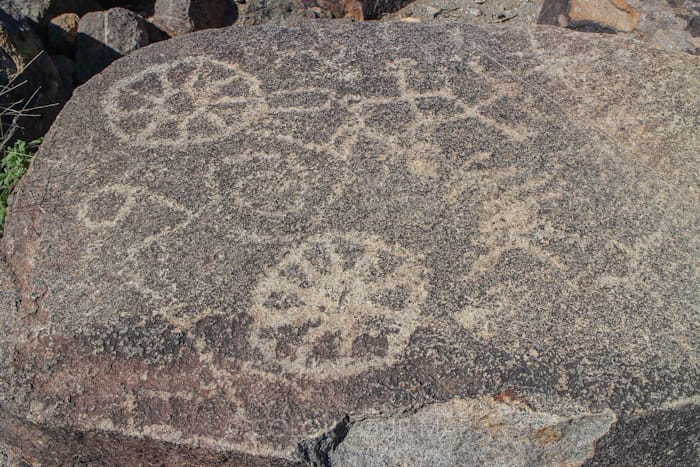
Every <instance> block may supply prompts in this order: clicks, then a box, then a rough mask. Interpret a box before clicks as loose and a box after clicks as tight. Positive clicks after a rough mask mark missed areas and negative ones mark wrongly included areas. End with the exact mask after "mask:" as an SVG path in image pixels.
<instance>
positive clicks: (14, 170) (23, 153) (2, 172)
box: [0, 138, 43, 236]
mask: <svg viewBox="0 0 700 467" xmlns="http://www.w3.org/2000/svg"><path fill="white" fill-rule="evenodd" d="M42 140H43V138H39V139H35V140H34V141H30V142H26V141H22V140H18V141H15V143H14V144H13V145H12V146H8V147H6V148H4V151H3V154H2V161H0V236H2V233H3V230H4V226H5V215H6V214H7V202H8V200H9V198H10V194H11V193H12V189H13V188H14V187H15V185H16V184H17V182H18V181H19V179H20V177H22V175H24V172H26V171H27V167H29V163H30V162H31V161H32V159H33V158H34V154H36V151H37V149H38V148H39V145H40V144H41V142H42Z"/></svg>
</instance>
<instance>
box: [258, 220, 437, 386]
mask: <svg viewBox="0 0 700 467" xmlns="http://www.w3.org/2000/svg"><path fill="white" fill-rule="evenodd" d="M427 276H428V274H427V270H426V269H425V267H424V266H423V258H422V257H419V256H417V255H414V254H413V253H411V252H410V251H408V250H406V249H405V248H403V247H401V246H399V245H389V244H387V243H385V242H384V241H382V240H381V239H379V238H378V237H376V236H374V235H370V234H365V233H353V234H340V233H335V234H334V233H327V234H323V235H317V236H314V237H311V238H308V239H307V240H306V241H304V242H303V243H301V244H300V245H298V246H297V247H295V248H293V249H292V250H290V251H289V252H288V253H287V254H286V256H285V257H284V258H283V259H282V260H281V261H280V262H279V263H278V264H277V265H276V266H274V267H273V268H270V269H268V270H267V271H265V273H264V275H263V276H262V277H261V278H260V279H259V280H258V283H257V286H256V288H255V290H254V292H253V304H252V306H251V309H250V313H251V314H252V317H253V325H252V327H251V337H250V340H251V345H252V347H253V348H255V349H257V351H259V352H260V354H261V355H262V357H263V362H264V365H265V366H266V367H267V368H269V369H275V368H276V366H277V365H279V366H281V367H282V370H283V371H288V372H292V373H296V374H304V375H315V376H332V375H335V376H341V375H348V374H354V373H359V372H361V371H364V370H366V369H369V368H374V367H379V366H386V365H390V364H391V363H393V362H394V361H395V360H396V359H397V357H399V356H400V354H401V352H402V351H403V349H404V348H405V347H406V345H407V343H408V340H409V338H410V336H411V334H412V333H413V331H414V330H415V329H416V328H417V327H418V325H419V324H420V322H421V313H420V308H421V304H422V303H423V301H424V300H425V298H426V296H427V280H428V279H427Z"/></svg>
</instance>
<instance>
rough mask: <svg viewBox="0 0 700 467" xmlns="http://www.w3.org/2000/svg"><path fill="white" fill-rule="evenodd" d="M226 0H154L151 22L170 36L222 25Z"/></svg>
mask: <svg viewBox="0 0 700 467" xmlns="http://www.w3.org/2000/svg"><path fill="white" fill-rule="evenodd" d="M226 7H227V1H226V0H156V3H155V10H154V13H153V17H152V18H151V22H152V23H153V24H155V25H156V26H158V27H159V28H160V29H162V30H163V31H165V32H166V33H168V34H169V35H170V36H179V35H182V34H187V33H189V32H193V31H199V30H201V29H211V28H218V27H221V26H223V25H224V17H225V13H226Z"/></svg>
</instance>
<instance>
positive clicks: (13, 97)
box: [0, 10, 67, 141]
mask: <svg viewBox="0 0 700 467" xmlns="http://www.w3.org/2000/svg"><path fill="white" fill-rule="evenodd" d="M13 77H14V78H13ZM11 81H12V84H11V85H10V82H11ZM0 85H1V86H3V88H4V89H5V92H3V93H2V96H0V106H2V108H4V109H6V111H5V112H3V116H2V123H1V124H2V134H3V139H5V137H6V136H8V131H10V129H11V128H14V127H16V130H17V131H16V132H15V133H14V134H13V135H12V136H11V138H10V141H12V140H14V139H16V138H20V139H25V140H33V139H35V138H38V137H39V136H43V135H44V134H45V133H46V131H47V130H48V129H49V126H50V125H51V123H52V122H53V120H54V118H55V117H56V115H58V112H59V111H60V109H61V106H62V105H63V103H64V102H65V101H66V99H67V95H65V94H64V93H63V89H62V82H61V79H60V76H59V74H58V72H57V70H56V68H55V67H54V65H53V63H52V62H51V59H50V58H49V56H48V55H47V54H46V53H45V52H44V50H43V45H42V43H41V41H40V40H39V38H38V36H37V35H36V34H35V33H34V31H33V30H32V28H31V27H30V25H29V23H28V22H27V20H26V19H24V18H23V17H22V15H21V14H20V13H19V12H17V11H12V10H8V11H4V10H0ZM8 86H10V87H14V89H13V90H11V91H9V90H8ZM8 109H9V110H8ZM18 114H29V115H26V116H19V115H18Z"/></svg>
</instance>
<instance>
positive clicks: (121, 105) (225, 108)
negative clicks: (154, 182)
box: [103, 57, 264, 147]
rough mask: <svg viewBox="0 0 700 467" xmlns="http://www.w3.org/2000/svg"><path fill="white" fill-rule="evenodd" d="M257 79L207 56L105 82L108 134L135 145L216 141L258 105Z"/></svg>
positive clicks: (261, 102)
mask: <svg viewBox="0 0 700 467" xmlns="http://www.w3.org/2000/svg"><path fill="white" fill-rule="evenodd" d="M260 96H261V93H260V90H259V88H258V82H257V80H256V79H255V78H254V77H252V76H251V75H248V74H247V73H245V72H243V71H242V70H241V69H240V68H239V67H238V66H236V65H234V64H230V63H226V62H222V61H219V60H214V59H211V58H208V57H187V58H184V59H181V60H177V61H174V62H169V63H164V64H157V65H152V66H150V67H148V68H146V69H145V70H143V71H141V72H139V73H136V74H134V75H132V76H129V77H126V78H123V79H122V80H120V81H117V82H116V83H115V84H113V85H112V86H110V88H109V92H108V93H107V94H106V95H105V98H104V101H103V104H104V109H105V112H106V114H107V122H108V124H109V126H110V129H111V130H112V132H113V133H114V134H115V135H116V136H117V137H118V138H119V139H120V140H122V141H126V142H128V143H131V144H134V145H139V147H144V146H146V147H155V146H177V145H183V144H187V143H202V142H207V141H217V140H220V139H221V138H222V137H224V136H226V134H229V133H231V132H232V129H238V128H242V127H244V126H245V125H247V124H248V123H249V122H250V121H251V117H253V116H254V113H255V112H259V111H260V109H261V106H263V105H264V99H262V98H261V97H260Z"/></svg>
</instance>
